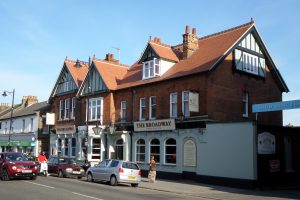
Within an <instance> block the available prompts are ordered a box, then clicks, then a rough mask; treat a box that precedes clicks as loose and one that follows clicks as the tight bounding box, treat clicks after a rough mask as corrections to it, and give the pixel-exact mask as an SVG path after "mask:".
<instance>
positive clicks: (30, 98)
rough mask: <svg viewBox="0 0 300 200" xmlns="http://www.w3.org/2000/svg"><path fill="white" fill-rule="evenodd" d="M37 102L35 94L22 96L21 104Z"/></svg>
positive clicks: (28, 104)
mask: <svg viewBox="0 0 300 200" xmlns="http://www.w3.org/2000/svg"><path fill="white" fill-rule="evenodd" d="M36 103H38V99H37V97H36V96H23V98H22V105H24V106H25V107H28V106H30V105H33V104H36Z"/></svg>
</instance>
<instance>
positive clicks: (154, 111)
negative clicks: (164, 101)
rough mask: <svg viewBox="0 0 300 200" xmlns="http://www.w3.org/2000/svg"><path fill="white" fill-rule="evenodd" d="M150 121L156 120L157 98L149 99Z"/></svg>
mask: <svg viewBox="0 0 300 200" xmlns="http://www.w3.org/2000/svg"><path fill="white" fill-rule="evenodd" d="M153 99H154V103H153ZM153 113H154V115H153ZM149 119H156V96H151V97H149Z"/></svg>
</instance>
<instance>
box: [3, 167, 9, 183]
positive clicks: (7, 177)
mask: <svg viewBox="0 0 300 200" xmlns="http://www.w3.org/2000/svg"><path fill="white" fill-rule="evenodd" d="M9 180H10V178H9V175H8V172H7V170H6V169H3V170H2V181H9Z"/></svg>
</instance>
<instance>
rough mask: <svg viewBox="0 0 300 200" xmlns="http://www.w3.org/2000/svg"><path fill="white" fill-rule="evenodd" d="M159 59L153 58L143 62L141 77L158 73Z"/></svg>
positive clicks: (149, 76)
mask: <svg viewBox="0 0 300 200" xmlns="http://www.w3.org/2000/svg"><path fill="white" fill-rule="evenodd" d="M159 63H160V62H159V59H157V58H154V59H153V60H150V61H147V62H144V63H143V79H148V78H153V77H156V76H159V75H160V64H159Z"/></svg>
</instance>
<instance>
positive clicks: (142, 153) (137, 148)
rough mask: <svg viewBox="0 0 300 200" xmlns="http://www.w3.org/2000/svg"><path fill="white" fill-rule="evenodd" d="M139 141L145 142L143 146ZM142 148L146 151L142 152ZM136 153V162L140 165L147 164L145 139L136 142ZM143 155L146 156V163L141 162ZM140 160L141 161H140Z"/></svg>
mask: <svg viewBox="0 0 300 200" xmlns="http://www.w3.org/2000/svg"><path fill="white" fill-rule="evenodd" d="M139 141H143V142H144V143H143V144H139V143H138V142H139ZM142 147H144V151H143V152H142V151H141V149H142ZM135 150H136V152H135V161H136V162H138V163H144V162H146V141H145V139H143V138H140V139H138V140H137V141H136V148H135ZM142 155H144V161H143V160H141V159H140V158H141V157H142ZM138 158H139V159H138Z"/></svg>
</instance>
